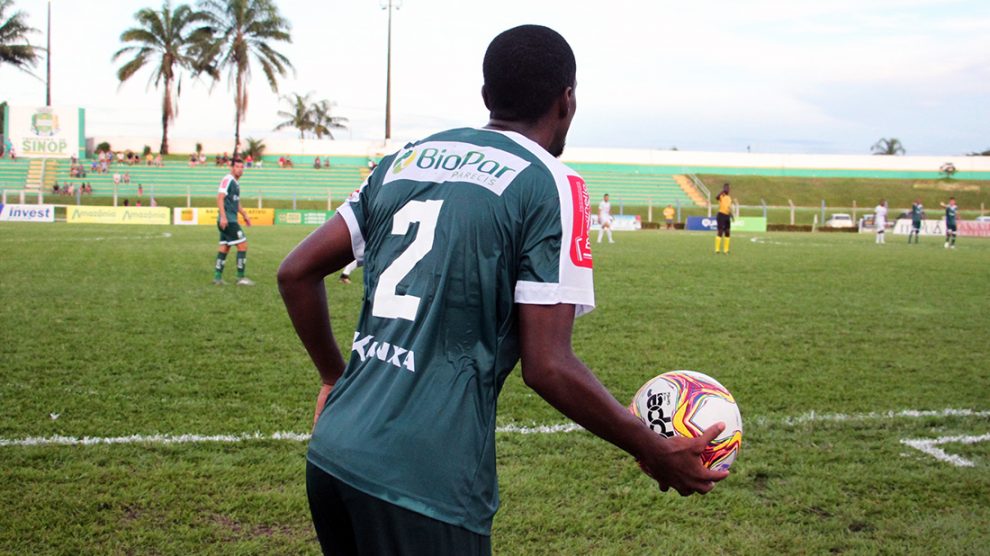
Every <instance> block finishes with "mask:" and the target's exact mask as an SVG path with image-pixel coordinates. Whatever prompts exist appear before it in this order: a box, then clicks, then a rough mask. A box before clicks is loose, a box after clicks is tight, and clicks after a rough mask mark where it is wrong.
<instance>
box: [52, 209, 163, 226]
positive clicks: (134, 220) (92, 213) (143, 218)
mask: <svg viewBox="0 0 990 556" xmlns="http://www.w3.org/2000/svg"><path fill="white" fill-rule="evenodd" d="M65 221H66V222H69V223H71V224H166V225H167V224H171V223H172V222H171V218H170V215H169V210H168V209H167V208H165V207H84V206H76V207H73V206H69V207H67V208H66V209H65Z"/></svg>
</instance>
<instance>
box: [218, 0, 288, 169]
mask: <svg viewBox="0 0 990 556" xmlns="http://www.w3.org/2000/svg"><path fill="white" fill-rule="evenodd" d="M199 5H200V8H201V9H202V10H203V11H204V12H205V13H206V14H207V17H208V21H209V27H208V29H209V30H210V32H211V34H212V35H213V39H212V41H211V44H210V46H209V47H208V48H207V49H206V50H204V60H205V61H207V63H208V64H209V70H208V71H209V73H210V74H211V75H213V76H214V78H217V77H218V76H219V72H220V71H223V70H226V71H227V79H228V84H232V85H233V88H234V106H235V109H236V114H237V115H236V118H235V129H234V152H235V153H236V152H237V151H238V150H239V147H240V143H241V122H242V121H243V120H244V116H245V114H246V113H247V108H248V90H247V85H248V82H249V81H250V79H251V58H252V57H253V58H254V59H255V60H256V61H257V63H258V64H259V65H260V66H261V71H262V72H263V73H264V74H265V78H266V79H267V80H268V84H269V85H270V86H271V88H272V91H274V92H276V93H277V92H278V81H277V79H276V76H277V75H278V76H282V77H285V75H286V73H287V72H288V70H289V69H292V63H291V62H289V59H288V58H286V57H285V56H284V55H283V54H281V53H279V52H278V51H276V50H275V49H274V48H273V47H272V43H274V42H287V43H291V42H292V38H291V37H290V36H289V29H290V28H291V25H290V24H289V22H288V20H286V19H284V18H283V17H282V16H281V15H280V14H279V12H278V8H277V7H275V4H274V3H273V2H272V0H200V2H199Z"/></svg>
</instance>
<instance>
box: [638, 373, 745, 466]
mask: <svg viewBox="0 0 990 556" xmlns="http://www.w3.org/2000/svg"><path fill="white" fill-rule="evenodd" d="M629 410H630V411H632V413H633V415H635V416H637V417H639V418H640V419H642V420H643V422H645V423H646V424H647V426H649V427H650V429H651V430H653V432H655V433H657V434H659V435H661V436H665V437H668V438H669V437H672V436H675V435H676V436H685V437H690V438H694V437H697V436H701V434H702V433H703V432H704V431H705V429H707V428H708V427H710V426H712V425H714V424H716V423H720V422H721V423H725V430H724V431H722V433H721V434H720V435H719V436H718V437H717V438H715V440H713V441H712V442H711V443H710V444H709V445H708V447H707V448H706V449H705V451H704V452H703V453H702V455H701V458H702V462H703V463H704V464H705V465H706V466H707V467H708V468H710V469H714V470H717V471H722V470H726V469H728V468H729V467H730V466H731V465H732V462H734V461H735V460H736V457H738V455H739V449H740V448H741V447H742V436H743V426H742V415H740V413H739V406H738V405H736V400H735V398H734V397H732V394H731V393H730V392H729V390H728V389H726V388H725V387H724V386H722V384H721V383H719V382H718V381H717V380H715V379H714V378H712V377H710V376H708V375H706V374H704V373H699V372H697V371H670V372H667V373H663V374H662V375H658V376H656V377H653V378H652V379H650V380H649V381H647V382H646V384H644V385H643V386H642V387H641V388H640V389H639V391H638V392H636V395H635V396H633V400H632V403H631V404H630V405H629Z"/></svg>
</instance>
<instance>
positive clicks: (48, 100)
mask: <svg viewBox="0 0 990 556" xmlns="http://www.w3.org/2000/svg"><path fill="white" fill-rule="evenodd" d="M45 58H46V60H47V65H48V75H47V78H46V79H45V106H51V105H52V0H48V49H47V50H46V51H45Z"/></svg>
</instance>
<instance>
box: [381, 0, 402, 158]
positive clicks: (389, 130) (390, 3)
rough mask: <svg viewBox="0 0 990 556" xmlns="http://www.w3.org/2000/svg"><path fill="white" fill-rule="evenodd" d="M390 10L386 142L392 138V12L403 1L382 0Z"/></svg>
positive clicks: (385, 8) (384, 6) (384, 8)
mask: <svg viewBox="0 0 990 556" xmlns="http://www.w3.org/2000/svg"><path fill="white" fill-rule="evenodd" d="M379 5H380V6H381V7H382V9H383V10H388V54H387V56H388V60H387V63H386V66H385V141H388V140H389V139H391V138H392V10H393V9H395V10H398V9H399V8H400V7H402V0H380V4H379Z"/></svg>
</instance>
